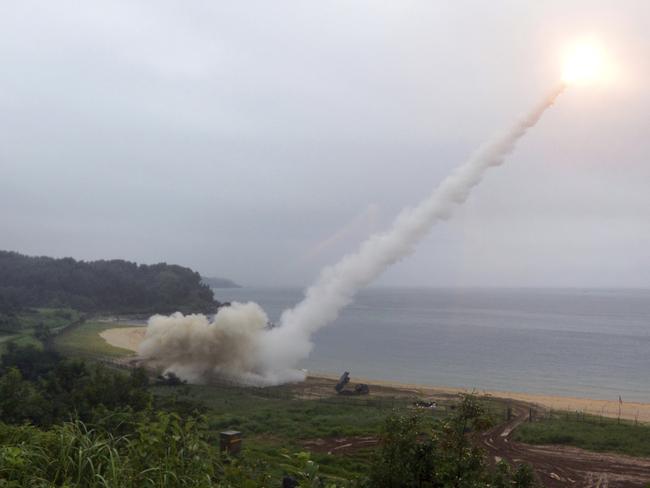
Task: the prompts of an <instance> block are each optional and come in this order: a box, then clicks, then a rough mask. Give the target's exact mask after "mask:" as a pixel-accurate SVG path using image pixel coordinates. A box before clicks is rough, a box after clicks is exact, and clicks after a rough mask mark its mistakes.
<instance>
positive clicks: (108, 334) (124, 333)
mask: <svg viewBox="0 0 650 488" xmlns="http://www.w3.org/2000/svg"><path fill="white" fill-rule="evenodd" d="M146 331H147V328H146V327H118V328H115V329H107V330H105V331H103V332H100V333H99V336H100V337H101V338H102V339H104V340H105V341H106V342H108V343H109V344H110V345H111V346H115V347H121V348H122V349H128V350H129V351H133V352H136V351H137V350H138V346H139V345H140V343H141V342H142V341H143V340H144V334H145V332H146Z"/></svg>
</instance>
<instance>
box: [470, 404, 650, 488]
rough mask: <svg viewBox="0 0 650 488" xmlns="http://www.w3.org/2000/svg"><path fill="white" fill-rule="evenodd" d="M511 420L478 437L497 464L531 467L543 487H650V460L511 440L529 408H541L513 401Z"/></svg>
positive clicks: (525, 418) (526, 417)
mask: <svg viewBox="0 0 650 488" xmlns="http://www.w3.org/2000/svg"><path fill="white" fill-rule="evenodd" d="M511 405H512V418H511V420H509V421H508V422H505V423H503V424H500V425H498V426H496V427H494V428H492V429H490V430H488V431H486V432H484V433H482V434H480V435H479V436H478V437H477V442H478V443H479V444H480V445H481V446H482V447H483V448H484V449H486V451H487V453H488V458H489V459H490V461H491V462H492V463H494V464H496V463H497V462H499V461H500V460H505V461H506V462H508V463H509V464H511V465H515V464H521V463H527V464H530V465H531V466H532V467H533V469H534V471H535V474H536V475H537V477H538V478H539V480H540V482H541V483H542V485H543V486H545V487H547V488H560V487H567V486H573V487H576V488H606V487H607V488H614V487H616V488H619V487H620V488H628V487H629V488H632V487H643V486H647V484H648V482H649V481H650V459H648V458H635V457H632V456H625V455H621V454H609V453H598V452H591V451H586V450H583V449H578V448H574V447H567V446H558V445H548V446H534V445H530V444H524V443H520V442H515V441H513V440H512V433H513V431H514V430H515V429H516V428H517V427H518V426H520V425H521V424H523V423H524V422H526V421H528V416H529V412H530V409H531V408H532V409H533V411H539V407H537V406H535V405H531V404H528V403H524V402H513V403H511Z"/></svg>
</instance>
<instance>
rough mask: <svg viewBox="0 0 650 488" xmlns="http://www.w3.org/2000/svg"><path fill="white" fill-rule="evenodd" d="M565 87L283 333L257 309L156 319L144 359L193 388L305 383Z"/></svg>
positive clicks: (368, 252) (334, 281)
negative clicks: (323, 351) (332, 334)
mask: <svg viewBox="0 0 650 488" xmlns="http://www.w3.org/2000/svg"><path fill="white" fill-rule="evenodd" d="M563 89H564V86H563V85H561V86H559V87H557V88H555V89H554V90H553V91H552V92H551V93H549V95H548V96H547V97H545V98H544V99H543V100H542V101H541V103H539V104H538V105H537V106H536V107H535V108H534V109H533V110H531V111H530V112H529V113H528V114H527V115H525V116H524V117H523V118H522V119H521V120H519V121H518V122H517V123H516V124H515V125H514V126H513V127H512V128H511V129H510V130H509V131H507V132H506V133H504V134H503V135H501V136H499V137H496V138H494V139H493V140H492V141H490V142H488V143H487V144H484V145H483V146H481V147H480V148H479V149H478V150H477V151H476V152H475V153H474V155H473V156H472V157H470V158H469V160H467V161H466V162H465V163H464V164H462V165H461V166H459V167H458V168H457V169H456V170H455V171H454V172H452V174H450V175H449V176H448V177H447V178H446V179H444V180H443V181H442V183H440V185H439V186H438V187H437V188H436V189H435V190H434V192H433V193H432V194H431V195H430V196H429V197H427V198H426V199H424V200H423V201H422V202H421V203H420V204H419V205H417V206H416V207H413V208H407V209H405V210H403V211H402V213H401V214H400V215H399V216H398V217H397V218H396V220H395V221H394V223H393V225H392V226H391V227H390V229H388V230H387V231H385V232H383V233H379V234H375V235H372V236H371V237H369V238H368V239H367V240H366V241H365V242H363V243H362V244H361V246H360V247H359V249H358V250H357V251H356V252H355V253H353V254H349V255H347V256H345V257H344V258H343V259H341V260H340V261H339V262H338V263H337V264H335V265H333V266H330V267H326V268H325V269H323V270H322V272H321V275H320V277H319V279H318V280H317V281H316V283H315V284H314V285H312V286H311V287H310V288H308V289H307V291H306V293H305V298H304V300H303V301H302V302H300V303H299V304H297V305H296V306H295V307H294V308H291V309H288V310H286V311H285V312H284V313H283V314H282V316H281V319H280V322H279V324H278V326H277V327H274V328H269V327H267V323H268V319H267V317H266V315H265V313H264V311H263V310H262V309H261V308H260V307H259V306H258V305H256V304H253V303H248V304H233V306H231V307H225V308H222V309H220V311H219V312H218V313H217V314H216V316H215V317H214V318H213V319H209V318H208V317H206V316H203V315H187V316H184V315H182V314H179V313H177V314H174V315H172V316H170V317H163V316H154V317H152V318H151V319H150V321H149V326H148V328H147V332H146V337H145V340H144V341H143V343H142V344H141V346H140V348H139V354H140V355H141V356H142V357H143V358H145V359H147V360H149V361H151V362H153V363H155V364H156V365H158V366H160V367H162V368H164V369H166V370H167V371H173V372H174V373H176V374H177V375H179V376H181V377H183V378H185V379H187V380H189V381H192V382H206V381H209V380H210V379H211V378H213V377H226V378H229V379H234V380H237V381H241V382H244V383H248V384H257V385H272V384H279V383H285V382H291V381H297V380H301V379H303V378H304V372H301V371H298V370H297V369H296V367H297V365H298V363H299V362H300V360H302V359H304V358H306V357H307V356H308V355H309V353H310V352H311V349H312V347H313V344H312V342H311V336H312V334H313V333H314V332H315V331H317V330H318V329H320V328H321V327H323V326H325V325H327V324H329V323H331V322H333V321H334V320H335V319H336V318H337V317H338V315H339V313H340V312H341V310H342V309H343V308H344V307H345V306H347V305H348V304H350V303H351V302H352V301H353V300H354V297H355V295H356V294H357V292H358V291H359V290H360V289H361V288H363V287H365V286H367V285H368V284H370V283H371V282H373V281H374V280H375V279H376V278H378V277H379V275H381V274H382V272H383V271H384V270H386V269H387V268H388V267H389V266H391V265H392V264H394V263H396V262H397V261H399V260H401V259H402V258H404V257H406V256H408V255H409V254H411V253H412V252H413V251H414V250H415V246H416V245H417V244H418V242H419V241H420V240H421V239H422V238H424V237H425V236H426V234H427V233H428V232H429V230H430V229H431V227H432V226H433V225H435V223H436V222H438V221H440V220H445V219H448V218H449V217H450V216H451V215H452V213H453V210H454V209H455V207H457V206H458V205H461V204H463V203H464V202H465V201H466V200H467V198H468V196H469V194H470V192H471V190H472V188H473V187H475V186H476V185H478V184H479V183H480V182H481V180H482V179H483V176H484V175H485V173H486V172H487V170H488V169H489V168H491V167H494V166H499V165H501V164H503V162H504V160H505V158H506V156H507V155H508V154H509V153H510V152H512V150H513V149H514V148H515V145H516V143H517V141H519V139H521V138H522V137H523V136H524V135H525V134H526V132H527V131H528V130H529V129H530V128H532V127H533V126H535V124H536V123H537V122H538V121H539V119H540V118H541V116H542V115H543V114H544V112H545V111H546V109H548V108H549V107H550V106H551V105H553V103H554V102H555V100H556V99H557V97H558V96H559V95H560V94H561V93H562V91H563Z"/></svg>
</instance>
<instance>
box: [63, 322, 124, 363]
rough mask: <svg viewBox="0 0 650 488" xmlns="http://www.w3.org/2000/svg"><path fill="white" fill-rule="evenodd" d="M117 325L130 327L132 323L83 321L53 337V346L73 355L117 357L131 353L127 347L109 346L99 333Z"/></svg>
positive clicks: (68, 354)
mask: <svg viewBox="0 0 650 488" xmlns="http://www.w3.org/2000/svg"><path fill="white" fill-rule="evenodd" d="M118 327H132V325H124V324H115V323H109V322H93V321H89V322H84V323H83V324H81V325H79V326H78V327H74V328H72V329H70V330H66V331H64V332H63V333H61V334H59V335H57V336H56V337H55V339H54V347H55V348H56V350H57V351H59V352H60V353H62V354H64V355H67V356H74V357H95V356H105V357H111V358H118V357H124V356H130V355H132V354H133V352H132V351H129V350H128V349H122V348H120V347H115V346H111V345H110V344H108V343H107V342H106V341H105V340H104V339H102V337H100V335H99V334H100V333H101V332H103V331H105V330H107V329H116V328H118Z"/></svg>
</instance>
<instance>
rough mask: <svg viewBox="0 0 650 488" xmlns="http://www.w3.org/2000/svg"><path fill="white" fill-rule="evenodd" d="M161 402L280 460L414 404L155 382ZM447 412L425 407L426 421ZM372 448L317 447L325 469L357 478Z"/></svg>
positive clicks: (372, 428) (366, 428) (376, 424)
mask: <svg viewBox="0 0 650 488" xmlns="http://www.w3.org/2000/svg"><path fill="white" fill-rule="evenodd" d="M152 390H153V392H154V394H155V396H156V398H157V401H158V402H159V404H160V405H161V406H163V407H165V408H170V409H172V410H175V411H179V412H185V413H190V412H192V411H198V412H200V413H202V414H203V415H204V416H205V418H206V420H207V425H208V430H209V432H208V434H209V437H210V439H211V440H212V441H213V442H215V443H218V435H219V432H221V431H223V430H229V429H235V430H239V431H241V432H242V433H243V435H244V446H245V449H246V451H247V452H248V453H249V455H250V456H251V457H255V458H259V459H262V460H263V461H265V462H267V463H269V464H271V465H274V466H279V465H281V464H283V463H285V462H286V459H285V458H284V455H285V453H286V452H299V451H305V450H306V448H305V446H304V442H305V441H306V440H314V439H326V438H341V437H348V438H349V437H357V436H372V435H377V434H378V433H379V431H380V430H381V428H382V426H383V424H384V421H385V419H386V417H387V416H388V415H389V414H390V413H391V412H392V411H395V410H398V411H400V410H401V411H405V410H406V409H408V408H410V406H411V405H412V404H413V401H414V398H409V397H404V396H401V397H373V396H372V395H370V396H368V397H340V396H336V395H334V394H333V395H332V396H331V397H325V398H321V399H302V398H299V395H298V393H299V392H300V387H299V386H298V387H296V386H280V387H273V388H264V389H258V388H243V387H234V386H197V385H187V386H181V387H154V388H153V389H152ZM447 413H448V411H447V410H446V409H445V408H441V409H440V410H436V411H426V412H423V413H422V415H423V417H424V423H423V427H424V428H426V426H427V425H433V423H434V422H436V421H437V420H438V419H440V418H442V417H443V416H445V415H446V414H447ZM372 453H373V450H372V449H371V448H364V449H360V450H358V451H354V452H348V453H346V454H344V455H341V454H334V455H328V454H327V453H312V455H311V457H312V459H313V460H314V461H316V462H317V463H318V464H319V465H320V467H321V468H320V469H321V472H323V473H324V474H326V475H327V476H331V477H344V478H353V477H355V476H359V475H363V474H364V473H366V472H367V469H368V466H369V463H370V459H371V456H372Z"/></svg>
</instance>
